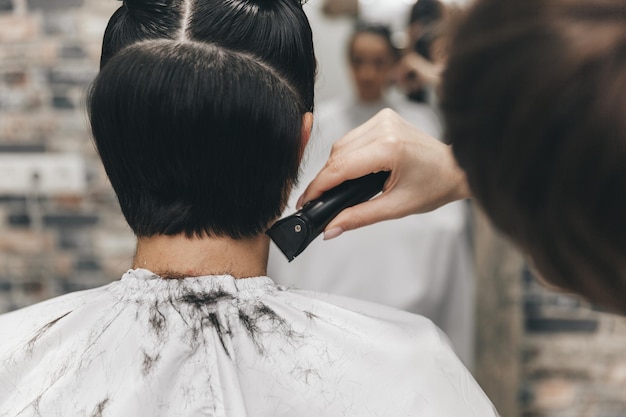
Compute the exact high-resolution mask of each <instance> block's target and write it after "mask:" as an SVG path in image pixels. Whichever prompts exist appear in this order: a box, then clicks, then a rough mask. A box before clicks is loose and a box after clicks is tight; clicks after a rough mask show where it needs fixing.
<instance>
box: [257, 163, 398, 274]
mask: <svg viewBox="0 0 626 417" xmlns="http://www.w3.org/2000/svg"><path fill="white" fill-rule="evenodd" d="M387 178H389V172H387V171H382V172H377V173H374V174H369V175H366V176H364V177H361V178H357V179H354V180H349V181H345V182H344V183H342V184H340V185H338V186H337V187H335V188H333V189H331V190H328V191H327V192H325V193H324V194H322V196H321V197H320V198H318V199H317V200H313V201H310V202H308V203H307V204H305V206H304V207H302V209H301V210H298V211H297V212H296V213H294V214H292V215H291V216H288V217H285V218H284V219H281V220H279V221H277V222H276V223H275V224H274V225H273V226H272V227H271V228H270V229H269V230H268V231H267V232H266V233H267V234H268V235H269V237H270V238H271V239H272V240H273V241H274V243H275V244H276V246H278V248H279V249H280V250H281V251H282V252H283V254H284V255H285V256H286V257H287V259H288V260H289V262H291V261H293V260H294V259H295V258H296V256H298V255H300V254H301V253H302V252H303V251H304V250H305V249H306V248H307V246H309V244H310V243H311V242H312V241H313V240H315V238H316V237H317V236H319V235H320V234H321V233H322V232H323V231H324V228H326V226H328V223H330V221H331V220H332V219H333V218H334V217H335V216H337V215H338V214H339V213H340V212H341V211H342V210H345V209H346V208H348V207H352V206H355V205H357V204H360V203H362V202H364V201H367V200H369V199H370V198H372V197H374V196H375V195H376V194H378V193H379V192H381V191H382V189H383V186H384V185H385V181H387Z"/></svg>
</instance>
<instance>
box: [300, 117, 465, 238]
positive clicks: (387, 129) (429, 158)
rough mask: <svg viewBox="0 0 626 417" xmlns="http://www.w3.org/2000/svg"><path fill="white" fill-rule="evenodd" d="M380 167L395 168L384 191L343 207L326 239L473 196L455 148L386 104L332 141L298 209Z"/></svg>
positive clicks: (380, 168)
mask: <svg viewBox="0 0 626 417" xmlns="http://www.w3.org/2000/svg"><path fill="white" fill-rule="evenodd" d="M379 171H391V175H390V176H389V179H388V180H387V182H386V183H385V187H384V189H383V193H382V194H381V195H379V196H378V197H376V198H374V199H372V200H370V201H368V202H365V203H362V204H359V205H356V206H354V207H350V208H348V209H346V210H344V211H343V212H341V213H340V214H339V215H338V216H337V217H335V219H333V220H332V221H331V222H330V224H329V225H328V226H327V227H326V231H325V233H324V238H325V239H332V238H334V237H337V236H339V235H340V234H341V233H343V232H344V231H347V230H352V229H356V228H359V227H363V226H367V225H370V224H373V223H377V222H380V221H383V220H390V219H396V218H400V217H404V216H407V215H409V214H417V213H424V212H427V211H431V210H434V209H436V208H437V207H440V206H442V205H444V204H447V203H449V202H451V201H454V200H458V199H462V198H467V197H469V190H468V188H467V184H466V179H465V174H464V173H463V171H462V170H461V169H460V168H459V167H458V166H457V164H456V161H455V160H454V156H453V155H452V150H451V148H450V147H449V146H448V145H445V144H443V143H441V142H440V141H438V140H437V139H434V138H432V137H430V136H428V135H427V134H426V133H424V132H422V131H421V130H419V129H417V128H415V127H414V126H412V125H410V124H409V123H408V122H406V121H405V120H404V119H402V118H401V117H400V116H398V115H397V114H396V113H395V112H394V111H393V110H389V109H386V110H383V111H381V112H380V113H378V114H377V115H376V116H374V117H373V118H372V119H370V120H369V121H367V122H366V123H364V124H363V125H361V126H359V127H357V128H356V129H354V130H352V131H351V132H349V133H348V134H347V135H345V136H344V137H343V138H341V139H340V140H339V141H337V142H336V143H335V144H334V145H333V149H332V152H331V154H330V158H329V159H328V161H327V162H326V165H325V166H324V168H322V170H321V171H320V172H319V174H317V177H316V178H315V179H314V180H313V181H312V182H311V184H309V186H308V187H307V189H306V190H305V192H304V194H303V195H302V196H301V197H300V199H299V200H298V208H300V207H302V205H303V204H304V203H306V202H308V201H310V200H313V199H315V198H317V197H319V196H320V195H321V194H322V193H323V192H324V191H327V190H329V189H331V188H333V187H335V186H337V185H339V184H341V183H342V182H344V181H347V180H349V179H354V178H359V177H362V176H364V175H367V174H370V173H372V172H379Z"/></svg>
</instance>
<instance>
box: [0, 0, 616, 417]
mask: <svg viewBox="0 0 626 417" xmlns="http://www.w3.org/2000/svg"><path fill="white" fill-rule="evenodd" d="M119 4H120V3H119V2H117V1H114V0H0V157H2V156H10V158H11V160H14V161H25V160H27V159H28V158H29V156H32V155H39V154H45V155H59V154H60V155H67V154H71V155H78V156H79V157H80V159H81V161H83V163H84V164H83V171H84V172H83V174H82V180H83V181H84V183H85V186H84V189H83V191H81V192H78V193H77V192H71V193H67V192H62V193H53V194H48V193H45V192H42V191H41V190H40V191H39V192H36V191H35V190H36V189H37V188H38V187H37V186H36V184H34V186H33V188H32V189H30V190H29V191H28V192H26V193H15V192H11V193H9V192H4V193H3V192H0V311H8V310H11V309H15V308H19V307H22V306H25V305H28V304H31V303H34V302H36V301H40V300H43V299H46V298H49V297H52V296H55V295H58V294H62V293H65V292H68V291H74V290H78V289H83V288H90V287H94V286H97V285H101V284H103V283H106V282H109V281H111V280H113V279H116V278H117V277H119V276H120V274H121V273H123V272H124V271H125V270H126V269H127V268H129V267H130V263H131V258H132V253H133V249H134V238H133V236H132V234H131V233H130V231H129V230H128V227H127V226H126V225H125V223H124V221H123V219H122V217H121V215H120V213H119V208H118V206H117V203H116V201H115V197H114V195H113V193H112V191H111V189H110V186H109V184H108V183H107V181H106V178H105V176H104V174H103V171H102V168H101V166H100V163H99V161H98V159H97V155H96V153H95V151H94V149H93V145H92V143H91V140H90V138H89V133H88V129H87V120H86V117H85V109H84V103H83V102H84V92H85V88H86V86H87V85H88V84H89V82H90V80H91V79H92V78H93V76H94V75H95V74H96V72H97V69H98V58H99V53H100V40H101V37H102V33H103V31H104V28H105V26H106V22H107V19H108V17H109V16H110V14H111V13H112V12H113V10H114V9H115V8H117V7H118V6H119ZM0 168H1V167H0ZM0 171H1V170H0ZM8 178H10V176H9V177H8ZM35 180H36V179H33V181H35ZM4 181H5V182H6V178H5V179H4ZM2 182H3V178H0V183H2ZM495 239H497V238H495ZM485 242H486V243H484V244H483V245H485V246H484V247H481V248H478V253H479V254H480V253H482V254H483V255H482V258H481V259H482V261H481V262H482V263H481V266H480V267H481V268H482V269H481V270H483V271H487V272H485V273H481V274H482V275H481V276H483V278H484V279H483V281H481V285H483V288H482V290H481V289H479V291H478V292H479V294H480V297H481V300H479V303H478V304H479V305H480V306H482V307H481V311H480V312H479V313H480V316H479V320H480V321H479V323H478V326H479V333H480V337H479V341H480V343H481V345H480V346H479V351H478V354H479V356H481V359H480V360H479V362H478V365H479V367H480V368H479V369H477V370H476V371H477V374H479V375H480V376H481V382H482V383H483V384H484V386H485V388H486V389H487V390H488V392H489V393H490V394H491V395H492V396H493V398H494V402H496V403H502V404H503V406H504V407H506V414H503V417H509V416H511V417H514V416H515V415H519V416H524V417H618V416H619V417H623V416H626V321H625V320H624V319H623V318H618V317H615V316H612V315H609V314H606V313H603V312H600V311H597V310H594V309H592V308H590V307H589V306H587V305H586V304H584V303H582V302H580V301H579V300H577V299H575V298H571V297H566V296H563V295H557V294H555V293H551V292H547V291H546V290H544V289H543V288H542V287H540V286H539V285H538V284H537V283H536V281H535V280H534V279H533V278H532V276H531V275H530V273H528V272H527V271H526V272H523V273H516V272H515V271H514V269H511V268H512V266H515V268H517V266H516V265H518V261H517V260H515V259H516V257H515V255H513V254H509V255H507V256H506V257H507V258H508V259H509V260H512V261H511V262H510V263H507V264H506V265H499V264H498V262H500V261H501V260H502V259H503V258H502V257H501V256H499V255H498V256H496V255H494V254H497V253H504V252H501V250H502V249H501V248H500V249H499V245H500V243H498V242H499V240H495V241H494V240H493V239H491V238H489V239H486V240H485ZM494 242H495V243H494ZM505 252H506V253H509V250H508V249H506V250H505ZM520 268H521V267H520ZM488 271H494V272H493V273H492V274H489V273H488ZM497 271H500V272H497ZM519 275H522V278H520V279H519V280H518V281H516V277H517V276H519ZM520 282H521V285H520ZM496 284H497V286H496ZM498 349H499V351H498ZM504 387H506V392H504V391H503V389H504ZM516 391H517V393H518V395H515V394H516ZM516 397H517V401H516ZM515 402H517V404H514V403H515ZM516 408H517V409H516ZM503 412H504V410H503Z"/></svg>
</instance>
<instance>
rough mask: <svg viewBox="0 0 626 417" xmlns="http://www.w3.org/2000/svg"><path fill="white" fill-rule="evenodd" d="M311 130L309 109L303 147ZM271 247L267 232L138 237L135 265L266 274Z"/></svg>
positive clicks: (160, 271)
mask: <svg viewBox="0 0 626 417" xmlns="http://www.w3.org/2000/svg"><path fill="white" fill-rule="evenodd" d="M312 129H313V113H310V112H307V113H305V114H304V115H303V116H302V132H301V139H300V140H301V141H302V144H303V146H302V148H303V149H304V147H306V145H307V143H308V141H309V138H310V136H311V131H312ZM301 157H302V155H301ZM269 248H270V238H269V237H268V236H267V235H265V234H260V235H257V236H254V237H251V238H247V239H239V240H236V239H233V238H230V237H226V236H202V237H197V236H195V237H191V238H189V237H187V236H185V235H184V234H179V235H174V236H165V235H156V236H151V237H139V238H138V239H137V251H136V253H135V258H134V260H133V268H135V269H136V268H142V269H147V270H149V271H151V272H153V273H155V274H157V275H159V276H160V277H162V278H167V279H181V278H188V277H202V276H207V275H230V276H232V277H234V278H237V279H240V278H252V277H260V276H265V275H267V260H268V257H269Z"/></svg>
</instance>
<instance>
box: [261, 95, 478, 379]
mask: <svg viewBox="0 0 626 417" xmlns="http://www.w3.org/2000/svg"><path fill="white" fill-rule="evenodd" d="M386 107H390V108H393V109H394V110H395V111H396V112H398V114H399V115H400V116H402V117H404V118H405V119H406V120H407V121H409V122H410V123H411V124H413V125H414V126H417V127H419V128H420V129H422V130H424V131H425V132H426V133H428V134H430V135H432V136H434V137H436V138H441V135H442V129H441V123H440V120H439V118H438V116H437V115H436V113H435V112H434V111H433V110H432V109H431V108H430V107H428V106H426V105H422V104H416V103H409V102H406V101H403V100H402V99H401V98H399V97H393V96H392V97H390V98H389V99H386V100H384V101H380V102H377V103H373V104H364V103H360V102H358V101H356V100H353V99H338V100H335V101H331V102H329V103H326V104H322V105H320V106H319V111H318V113H317V114H316V122H315V127H314V130H313V137H312V138H311V140H310V141H309V145H308V147H307V154H306V155H305V158H306V159H305V164H304V170H303V174H302V177H301V181H300V187H299V189H297V190H295V191H294V192H293V193H292V198H291V201H290V207H289V208H288V209H287V210H286V211H285V214H291V213H293V212H294V211H295V208H294V206H295V200H296V199H297V197H298V196H299V195H300V194H301V193H302V192H303V191H304V188H305V187H306V186H307V185H308V184H309V182H310V181H311V180H312V179H313V178H314V177H315V175H316V174H317V173H318V172H319V170H320V169H321V168H322V166H323V165H324V163H325V162H326V160H327V158H328V155H329V154H330V150H331V147H332V145H333V143H334V142H335V141H336V140H338V139H340V138H341V137H342V136H343V135H345V134H346V133H348V132H349V131H350V130H352V129H353V128H355V127H357V126H359V125H361V124H362V123H364V122H366V121H367V120H368V119H370V118H371V117H373V116H374V115H375V114H376V113H378V112H379V111H380V110H382V109H383V108H386ZM467 209H468V207H467V205H466V202H462V201H461V202H454V203H451V204H448V205H446V206H444V207H441V208H439V209H437V210H435V211H433V212H430V213H425V214H420V215H415V216H409V217H406V218H403V219H397V220H392V221H387V222H382V223H378V224H375V225H372V226H368V227H365V228H362V229H357V230H353V231H350V232H347V233H344V234H343V235H341V236H340V237H338V238H336V239H334V240H330V241H323V240H322V238H321V237H320V238H318V239H317V240H315V241H314V242H313V243H312V244H311V245H310V246H309V247H308V248H307V249H306V250H305V251H304V252H303V253H302V254H301V255H299V256H298V257H297V258H296V259H295V260H294V261H292V262H291V263H288V262H287V261H286V259H285V257H284V256H283V254H282V253H281V252H280V251H279V250H278V249H277V248H276V247H275V246H274V245H272V248H271V249H272V250H271V252H270V261H269V266H268V272H269V275H270V276H271V277H272V278H273V279H275V280H276V282H278V283H280V284H283V285H288V286H293V287H295V288H302V289H307V290H314V291H321V292H329V293H333V294H339V295H344V296H348V297H353V298H358V299H363V300H368V301H372V302H376V303H380V304H384V305H388V306H391V307H395V308H399V309H402V310H405V311H409V312H412V313H416V314H421V315H424V316H426V317H428V318H429V319H431V320H432V321H434V322H435V324H436V325H437V326H439V327H440V328H441V329H442V330H443V331H444V332H445V333H446V334H447V335H448V337H449V338H450V340H451V342H452V346H453V347H454V349H455V351H456V353H457V354H458V355H459V356H460V357H461V359H462V360H463V361H464V363H465V364H466V365H467V366H469V367H470V368H471V366H472V365H473V356H474V349H473V347H474V336H473V335H474V326H475V320H474V307H475V302H474V285H475V279H474V268H473V261H472V254H471V249H470V245H469V238H468V234H467V218H468V213H467Z"/></svg>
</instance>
